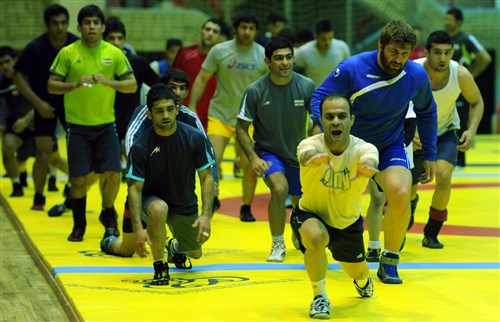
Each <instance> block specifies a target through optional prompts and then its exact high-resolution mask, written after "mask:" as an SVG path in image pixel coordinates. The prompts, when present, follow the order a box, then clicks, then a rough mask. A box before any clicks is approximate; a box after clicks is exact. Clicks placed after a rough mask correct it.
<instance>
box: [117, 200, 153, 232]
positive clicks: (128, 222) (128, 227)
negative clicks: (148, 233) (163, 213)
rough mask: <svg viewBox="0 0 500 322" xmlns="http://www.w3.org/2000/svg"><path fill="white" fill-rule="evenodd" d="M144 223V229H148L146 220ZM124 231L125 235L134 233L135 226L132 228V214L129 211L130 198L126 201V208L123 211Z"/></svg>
mask: <svg viewBox="0 0 500 322" xmlns="http://www.w3.org/2000/svg"><path fill="white" fill-rule="evenodd" d="M141 221H142V228H143V229H146V227H147V225H146V222H145V221H144V220H141ZM122 227H123V228H122V230H123V232H124V233H130V234H131V233H133V232H134V226H132V219H130V213H129V210H128V196H127V198H126V199H125V206H124V209H123V224H122Z"/></svg>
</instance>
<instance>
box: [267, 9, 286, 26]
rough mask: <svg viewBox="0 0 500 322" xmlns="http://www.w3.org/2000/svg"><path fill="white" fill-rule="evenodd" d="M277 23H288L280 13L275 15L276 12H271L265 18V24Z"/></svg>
mask: <svg viewBox="0 0 500 322" xmlns="http://www.w3.org/2000/svg"><path fill="white" fill-rule="evenodd" d="M277 22H284V23H288V20H287V19H286V17H285V16H284V15H282V14H281V13H277V12H274V11H273V12H271V13H270V14H269V16H267V23H268V24H271V23H277Z"/></svg>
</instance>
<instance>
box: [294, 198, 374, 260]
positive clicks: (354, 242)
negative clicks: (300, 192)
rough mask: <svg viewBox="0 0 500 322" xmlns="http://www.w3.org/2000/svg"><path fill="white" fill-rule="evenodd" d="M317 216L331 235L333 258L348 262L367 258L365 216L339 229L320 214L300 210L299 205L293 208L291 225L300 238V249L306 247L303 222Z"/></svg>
mask: <svg viewBox="0 0 500 322" xmlns="http://www.w3.org/2000/svg"><path fill="white" fill-rule="evenodd" d="M310 218H316V219H318V220H319V221H321V222H322V223H323V225H324V226H325V228H326V230H327V231H328V235H329V236H330V242H329V243H328V249H329V250H330V251H331V252H332V255H333V258H334V259H335V260H336V261H339V262H346V263H360V262H362V261H364V260H365V245H364V241H363V231H364V228H363V217H361V216H359V218H358V220H356V221H355V222H354V223H353V224H352V225H350V226H349V227H346V228H344V229H337V228H333V227H331V226H329V225H327V224H326V223H325V222H324V221H323V219H321V217H319V216H318V215H316V214H314V213H312V212H307V211H304V210H300V209H299V208H298V207H296V208H295V209H293V211H292V214H291V216H290V225H291V226H292V230H293V232H294V233H295V236H296V237H297V238H298V240H299V244H300V250H301V251H302V253H304V252H305V250H306V249H305V247H304V245H302V241H301V238H300V233H299V228H300V226H302V224H303V223H304V222H305V221H306V220H308V219H310Z"/></svg>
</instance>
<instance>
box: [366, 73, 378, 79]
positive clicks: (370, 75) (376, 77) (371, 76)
mask: <svg viewBox="0 0 500 322" xmlns="http://www.w3.org/2000/svg"><path fill="white" fill-rule="evenodd" d="M366 77H367V78H375V79H380V76H377V75H372V74H366Z"/></svg>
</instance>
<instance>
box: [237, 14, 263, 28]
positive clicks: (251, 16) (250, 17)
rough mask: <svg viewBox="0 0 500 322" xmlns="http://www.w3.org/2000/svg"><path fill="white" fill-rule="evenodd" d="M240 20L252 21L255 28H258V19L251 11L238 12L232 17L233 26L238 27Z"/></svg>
mask: <svg viewBox="0 0 500 322" xmlns="http://www.w3.org/2000/svg"><path fill="white" fill-rule="evenodd" d="M242 22H247V23H252V22H253V23H254V24H255V28H256V29H259V19H258V18H257V15H256V14H255V13H253V12H242V13H240V14H238V15H237V16H236V17H235V18H234V19H233V28H234V29H238V27H239V26H240V24H241V23H242Z"/></svg>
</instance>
